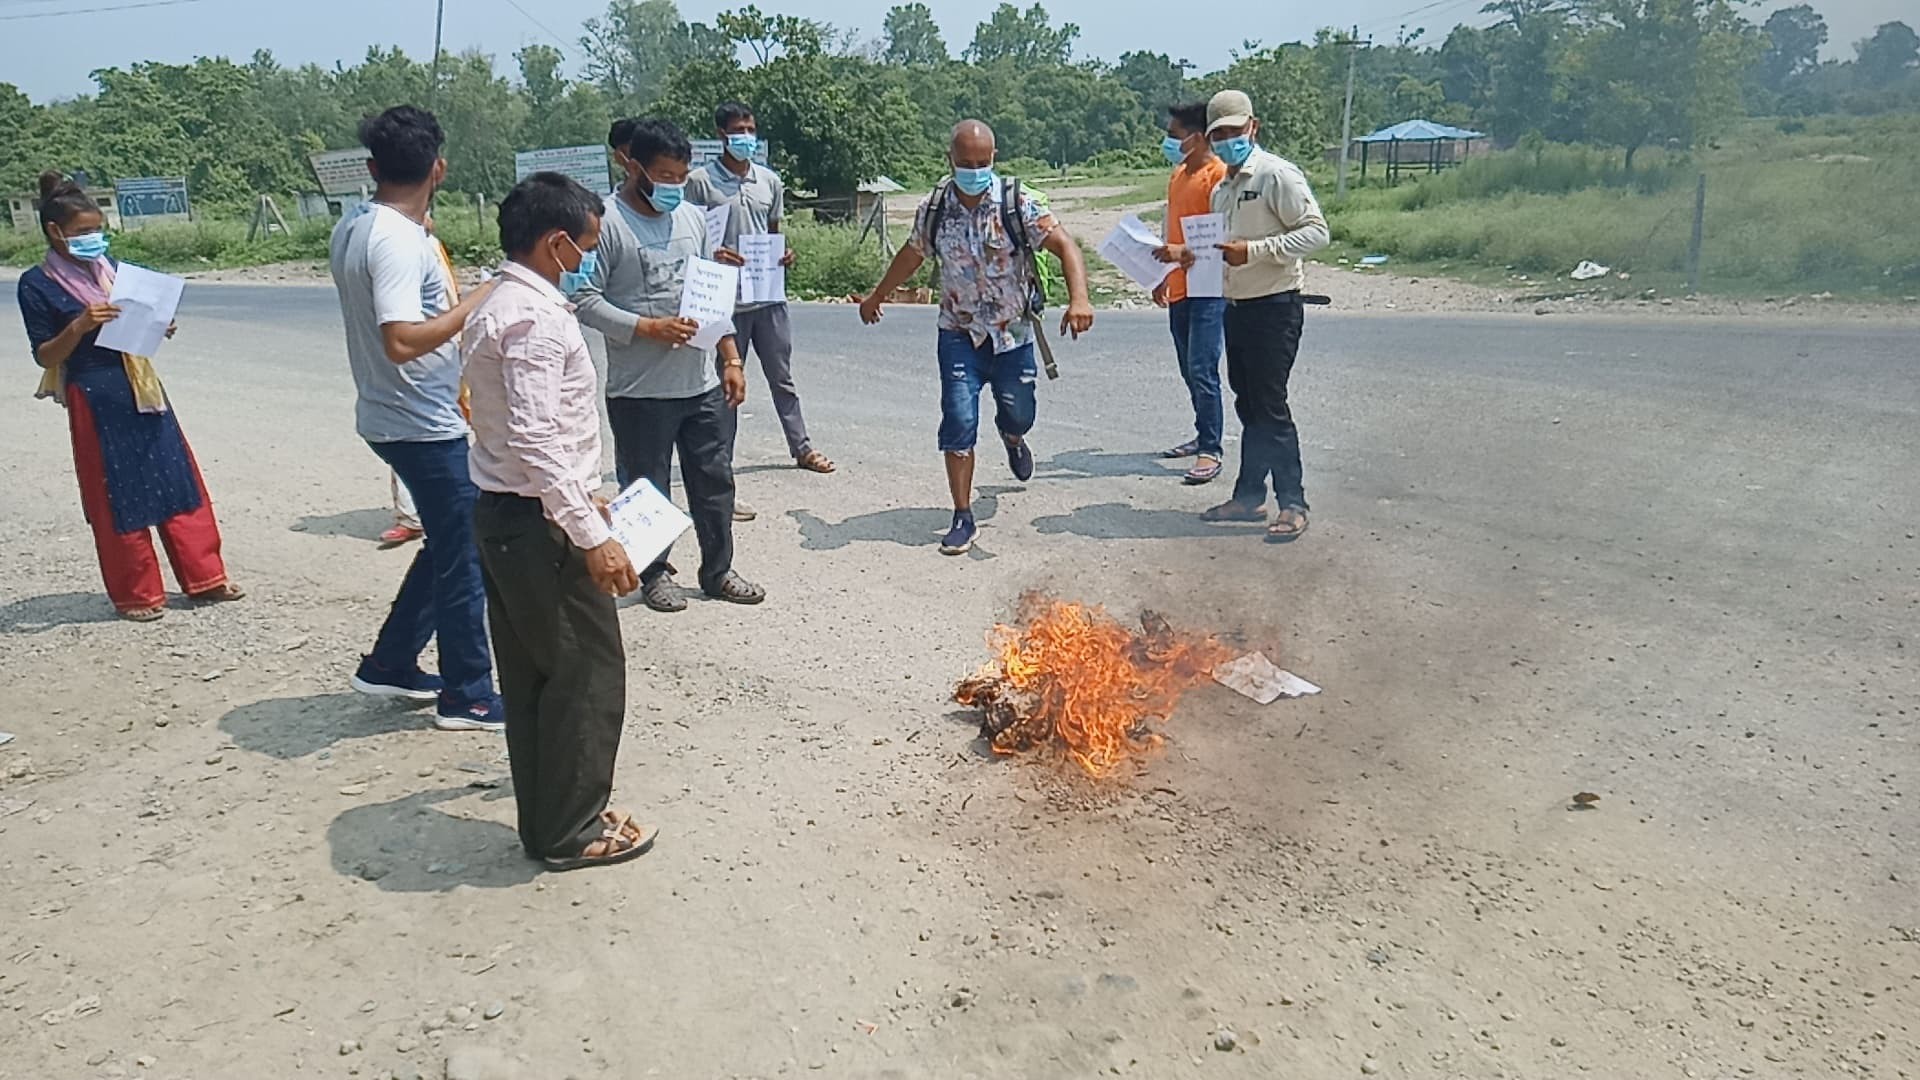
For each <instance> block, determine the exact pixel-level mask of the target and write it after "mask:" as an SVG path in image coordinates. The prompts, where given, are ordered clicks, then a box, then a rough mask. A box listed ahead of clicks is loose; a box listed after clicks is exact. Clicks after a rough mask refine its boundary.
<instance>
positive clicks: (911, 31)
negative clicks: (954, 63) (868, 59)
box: [882, 0, 948, 67]
mask: <svg viewBox="0 0 1920 1080" xmlns="http://www.w3.org/2000/svg"><path fill="white" fill-rule="evenodd" d="M884 34H885V37H886V49H885V51H884V52H883V53H882V56H883V57H884V58H885V59H886V61H887V62H888V63H890V64H901V65H904V66H907V67H929V66H932V65H935V64H944V63H946V62H947V60H948V56H947V42H946V39H945V38H943V37H941V36H940V24H939V23H936V22H934V21H933V9H932V8H930V7H928V6H927V5H925V4H923V3H920V2H919V0H914V2H913V3H911V4H899V5H896V6H894V7H891V8H888V9H887V21H886V24H885V29H884Z"/></svg>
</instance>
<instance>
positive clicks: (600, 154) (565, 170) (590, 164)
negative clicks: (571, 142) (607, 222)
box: [513, 146, 613, 195]
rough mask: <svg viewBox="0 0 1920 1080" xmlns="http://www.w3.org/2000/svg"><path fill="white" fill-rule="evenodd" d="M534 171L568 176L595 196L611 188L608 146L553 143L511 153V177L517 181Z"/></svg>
mask: <svg viewBox="0 0 1920 1080" xmlns="http://www.w3.org/2000/svg"><path fill="white" fill-rule="evenodd" d="M537 172H557V173H560V174H562V175H565V176H571V177H573V178H574V179H575V180H578V181H579V182H580V183H581V184H582V185H584V186H585V187H586V189H587V190H588V191H591V192H593V193H594V194H596V195H605V194H606V193H607V192H608V191H611V190H612V189H613V185H612V183H611V182H610V181H609V180H608V178H607V148H606V147H604V146H556V147H553V148H551V149H547V150H523V151H521V152H520V153H517V154H515V155H513V178H514V180H515V181H516V182H518V181H521V180H525V179H526V178H527V177H529V176H532V175H533V174H534V173H537Z"/></svg>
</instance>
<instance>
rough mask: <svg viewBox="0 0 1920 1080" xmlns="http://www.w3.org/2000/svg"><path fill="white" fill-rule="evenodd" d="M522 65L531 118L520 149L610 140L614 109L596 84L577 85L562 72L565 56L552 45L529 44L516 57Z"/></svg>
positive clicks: (523, 92) (586, 143) (589, 143)
mask: <svg viewBox="0 0 1920 1080" xmlns="http://www.w3.org/2000/svg"><path fill="white" fill-rule="evenodd" d="M514 60H515V61H516V62H517V63H518V64H519V65H520V85H521V93H522V95H523V96H524V97H525V98H526V106H527V119H526V124H525V126H524V127H523V128H522V131H521V134H520V138H519V149H522V150H538V149H542V148H545V147H549V146H587V145H591V144H594V143H598V142H600V141H601V140H603V139H605V138H606V134H607V127H608V126H609V125H610V124H612V122H613V110H612V108H611V107H610V106H609V105H608V103H607V99H606V95H604V94H602V93H601V92H600V88H599V87H597V86H595V85H593V84H592V83H576V82H573V81H571V80H569V79H568V78H567V77H566V75H565V74H564V73H562V71H561V67H560V66H561V63H562V62H563V60H564V57H562V56H561V54H560V50H559V49H556V48H554V47H553V46H551V45H528V46H526V47H524V48H522V49H521V50H520V51H519V52H517V53H515V54H514Z"/></svg>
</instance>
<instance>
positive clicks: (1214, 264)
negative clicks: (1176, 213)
mask: <svg viewBox="0 0 1920 1080" xmlns="http://www.w3.org/2000/svg"><path fill="white" fill-rule="evenodd" d="M1180 233H1181V235H1182V236H1184V237H1186V242H1187V250H1188V251H1191V252H1193V265H1192V266H1189V267H1187V295H1188V296H1224V295H1226V268H1227V263H1226V260H1225V259H1223V258H1221V257H1220V249H1219V248H1218V247H1216V246H1215V245H1218V244H1223V243H1225V242H1226V240H1227V218H1226V215H1225V214H1194V215H1193V216H1191V217H1183V218H1181V219H1180Z"/></svg>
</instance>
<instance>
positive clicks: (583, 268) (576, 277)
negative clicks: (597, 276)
mask: <svg viewBox="0 0 1920 1080" xmlns="http://www.w3.org/2000/svg"><path fill="white" fill-rule="evenodd" d="M561 235H562V236H564V237H565V239H566V241H567V245H568V246H569V247H571V248H573V250H575V251H580V245H579V244H576V243H574V242H573V237H571V236H566V235H565V234H564V233H563V234H561ZM598 269H600V251H599V249H598V248H595V249H594V250H592V251H580V269H578V270H568V269H566V268H565V267H562V268H561V270H560V291H561V292H563V293H566V294H567V295H568V296H572V295H573V294H574V293H577V292H579V291H580V290H581V289H584V288H586V287H587V283H588V282H590V281H592V280H593V274H594V271H596V270H598Z"/></svg>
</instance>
